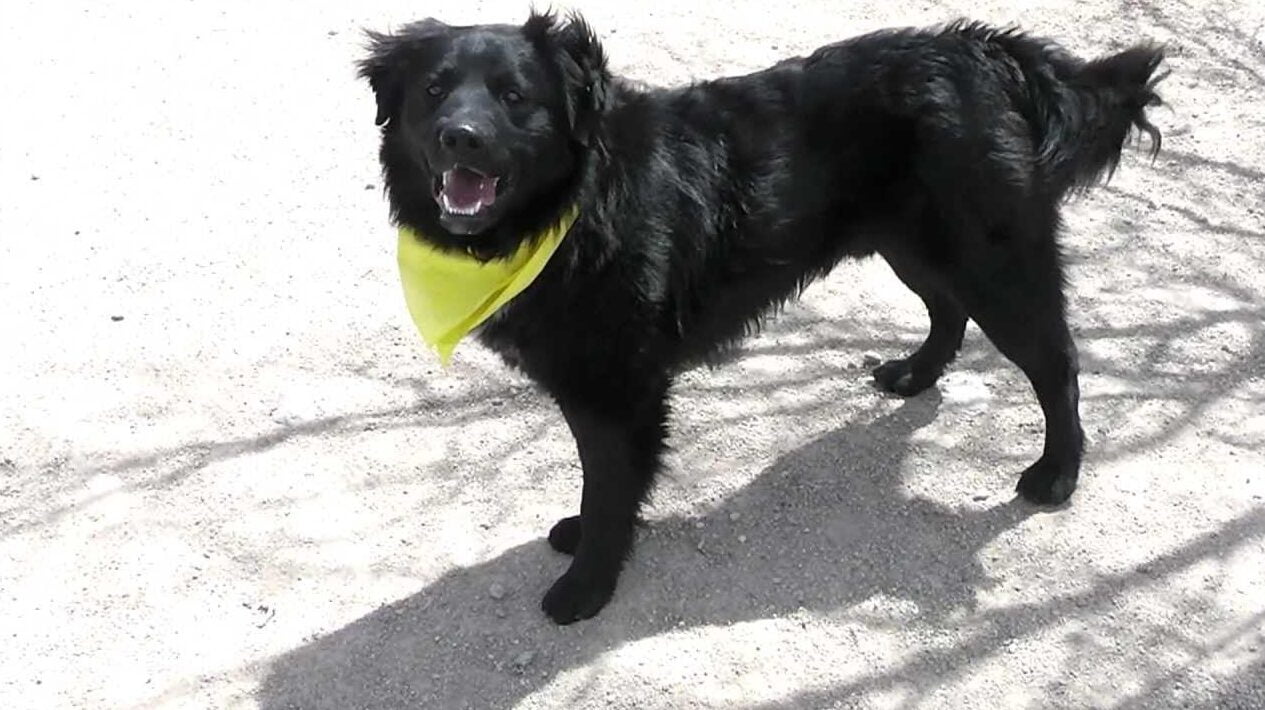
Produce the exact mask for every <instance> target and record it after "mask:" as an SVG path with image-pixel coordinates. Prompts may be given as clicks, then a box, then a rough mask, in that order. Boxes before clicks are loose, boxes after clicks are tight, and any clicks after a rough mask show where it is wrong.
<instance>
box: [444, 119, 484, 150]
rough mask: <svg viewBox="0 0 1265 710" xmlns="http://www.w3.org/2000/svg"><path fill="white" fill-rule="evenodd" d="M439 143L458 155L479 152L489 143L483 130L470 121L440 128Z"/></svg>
mask: <svg viewBox="0 0 1265 710" xmlns="http://www.w3.org/2000/svg"><path fill="white" fill-rule="evenodd" d="M439 144H440V145H442V146H443V147H445V148H447V149H448V150H451V151H453V152H454V153H456V154H457V155H468V154H474V153H478V152H480V151H482V150H483V147H484V146H485V145H487V141H486V140H485V139H484V136H483V134H482V132H480V131H479V130H478V129H477V128H475V127H474V126H471V125H470V124H468V123H460V124H457V125H451V126H445V127H443V128H441V129H439Z"/></svg>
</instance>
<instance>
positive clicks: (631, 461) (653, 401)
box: [541, 392, 667, 624]
mask: <svg viewBox="0 0 1265 710" xmlns="http://www.w3.org/2000/svg"><path fill="white" fill-rule="evenodd" d="M562 411H563V415H564V416H565V417H566V420H567V424H568V425H569V426H570V427H571V433H572V434H573V435H574V436H575V441H576V446H577V448H578V449H579V453H580V464H581V466H582V467H583V469H584V492H583V496H582V498H581V501H580V515H579V516H578V518H577V517H571V518H565V519H563V520H562V521H560V522H559V523H558V524H557V525H555V526H554V529H553V530H552V531H550V533H549V542H550V544H552V545H553V546H554V548H555V549H557V550H559V551H562V552H568V553H573V554H574V555H575V559H573V560H572V561H571V567H570V568H569V569H568V570H567V571H566V573H565V574H563V575H562V576H561V577H559V578H558V580H557V581H556V582H554V584H553V586H552V587H551V588H550V589H549V591H548V592H547V593H546V594H545V598H544V601H543V602H542V603H541V607H542V608H543V609H544V611H545V613H546V614H548V615H549V617H550V618H552V619H553V620H554V621H555V622H557V623H559V624H569V623H571V622H573V621H578V620H580V619H587V618H589V617H591V616H593V615H595V614H597V612H598V611H600V610H601V609H602V607H603V606H605V605H606V602H608V601H610V598H611V595H612V594H614V592H615V583H616V581H617V580H618V578H619V572H620V569H621V568H622V566H623V563H624V559H625V557H627V555H628V553H629V551H630V550H631V548H632V540H633V527H634V525H635V524H636V520H637V511H638V509H639V508H640V507H641V503H642V501H643V500H645V497H646V494H647V493H648V492H649V490H650V486H651V484H652V483H653V482H654V477H655V474H656V473H657V471H658V469H659V459H660V455H661V453H662V451H663V440H664V436H665V433H666V432H665V422H666V418H667V404H666V392H659V393H657V394H656V396H654V397H652V398H646V399H643V400H641V401H639V402H637V403H635V404H633V405H631V406H618V407H611V406H609V403H608V404H607V405H606V406H602V407H594V406H587V405H573V404H567V403H564V404H563V407H562Z"/></svg>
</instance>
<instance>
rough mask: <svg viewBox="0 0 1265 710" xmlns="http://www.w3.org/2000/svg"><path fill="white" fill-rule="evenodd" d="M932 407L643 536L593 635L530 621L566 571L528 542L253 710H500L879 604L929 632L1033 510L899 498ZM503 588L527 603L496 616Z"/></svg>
mask: <svg viewBox="0 0 1265 710" xmlns="http://www.w3.org/2000/svg"><path fill="white" fill-rule="evenodd" d="M939 403H940V397H939V395H938V393H936V392H935V391H934V390H933V391H931V392H928V393H927V394H925V395H923V396H921V397H918V398H914V399H911V400H908V401H906V402H905V403H904V404H902V405H901V406H900V407H899V408H898V409H896V410H894V411H892V412H890V413H888V414H886V415H884V416H881V417H879V418H877V419H875V420H873V421H869V422H858V423H854V424H850V425H848V426H846V427H844V428H843V429H840V430H838V431H835V432H832V433H830V434H828V435H825V436H823V437H821V438H818V439H816V440H814V441H812V442H810V443H808V444H806V445H804V446H802V447H800V448H799V449H797V450H795V451H792V452H790V453H789V454H786V455H785V456H783V457H782V458H780V459H779V460H777V461H776V462H775V463H774V464H773V465H771V466H770V467H769V468H768V469H766V470H765V471H764V472H763V473H761V475H760V476H759V477H758V478H757V479H756V480H754V481H753V482H752V483H751V484H750V485H749V486H747V487H745V488H744V489H742V490H741V491H740V492H739V493H738V494H736V495H734V496H733V497H731V498H729V499H727V500H726V501H725V502H724V503H723V504H721V505H720V506H719V507H718V508H716V509H715V510H713V511H712V512H710V513H708V514H706V515H704V516H702V517H697V518H682V517H677V518H668V519H664V520H657V521H654V522H653V523H652V524H651V525H650V527H649V528H648V529H647V530H646V531H644V534H643V535H642V536H641V540H640V541H639V543H638V548H637V551H636V553H635V556H634V558H633V560H632V561H631V562H630V564H629V566H628V568H627V571H626V572H625V574H624V576H623V577H622V579H621V584H620V587H619V589H618V591H617V592H616V596H615V598H614V600H613V602H612V603H611V605H610V606H608V607H607V608H606V609H605V610H604V611H603V612H602V613H601V614H600V615H599V616H598V617H597V618H596V619H593V620H589V621H585V622H580V624H578V625H575V626H572V627H567V628H559V627H556V626H554V625H552V624H551V623H549V622H548V621H547V620H546V619H545V617H544V615H543V614H542V613H541V612H540V610H539V607H538V602H539V598H540V595H541V594H543V592H544V590H545V588H546V587H547V585H548V584H549V583H550V582H551V581H552V579H553V577H554V576H555V575H556V574H559V573H561V572H562V571H563V569H564V568H565V565H566V559H565V558H563V557H562V556H561V555H558V554H557V553H554V552H552V551H551V550H549V549H548V546H547V545H546V543H545V541H544V540H543V538H542V539H538V540H534V541H532V542H530V543H527V544H524V545H520V546H518V547H515V548H513V549H510V550H506V551H505V552H504V553H503V554H501V555H500V556H499V557H497V558H495V559H492V560H490V561H488V562H485V563H483V564H479V565H476V566H474V567H467V568H462V569H457V570H453V571H452V572H449V573H448V574H446V575H444V576H443V577H441V578H440V579H438V580H437V581H435V582H434V583H432V584H431V585H429V586H428V587H426V588H425V589H422V590H420V591H418V592H417V593H416V594H414V595H412V596H410V597H408V598H405V599H402V600H400V601H397V602H395V603H393V604H390V605H388V606H385V607H383V608H380V609H378V610H377V611H374V612H373V613H371V614H369V615H367V616H365V617H363V618H361V619H358V620H357V621H355V622H352V623H351V624H349V625H347V626H346V627H344V628H342V629H339V630H338V631H335V632H333V633H331V634H328V635H326V636H323V637H320V638H317V639H315V640H313V641H311V642H309V643H307V644H306V645H304V646H302V647H300V648H297V649H295V650H293V651H291V652H289V653H286V654H284V655H282V656H280V657H278V658H276V659H275V660H273V661H272V662H271V664H270V666H269V668H268V670H267V673H266V676H265V677H264V679H263V681H262V683H261V685H260V686H259V690H258V693H257V699H258V700H259V701H260V704H261V707H263V708H268V709H275V708H331V709H333V708H338V709H339V710H343V709H345V708H384V709H385V708H393V709H394V708H406V707H427V708H462V707H501V708H505V707H512V706H514V705H515V704H516V703H517V702H518V701H519V700H521V699H523V698H524V697H526V696H528V695H530V694H532V693H533V692H536V691H538V690H540V689H541V688H543V687H544V686H546V685H547V684H549V683H550V682H551V681H553V680H554V679H555V678H557V677H558V676H559V675H561V674H563V673H565V672H567V671H568V670H571V669H574V668H577V667H580V666H583V665H585V664H587V663H589V662H590V661H593V660H594V659H595V658H596V657H598V656H599V655H601V654H603V653H605V652H608V651H611V650H613V649H614V648H617V647H618V646H620V645H622V644H625V643H631V642H635V641H637V640H640V639H646V638H649V637H654V636H656V635H660V634H664V633H668V632H677V631H680V630H682V629H685V628H689V627H693V626H703V625H707V626H725V625H729V624H734V623H738V622H744V621H752V620H759V619H766V618H771V617H777V616H781V615H785V614H792V613H797V612H798V611H799V610H800V609H805V610H807V611H808V612H810V613H812V612H818V613H839V614H848V613H851V612H853V611H856V612H857V613H864V611H863V610H854V609H852V607H855V606H856V605H858V604H860V603H862V602H865V601H866V600H869V599H872V598H875V597H878V596H882V597H884V598H886V599H897V600H902V607H903V608H906V609H912V611H911V612H910V613H912V614H913V615H915V616H916V617H918V618H921V619H924V620H926V621H931V622H934V621H936V620H938V619H943V617H944V616H945V615H946V614H948V613H950V612H952V611H953V610H955V609H961V608H964V607H970V606H971V605H972V603H973V599H974V595H975V591H976V590H977V589H979V588H981V587H983V586H985V585H987V584H989V579H988V577H987V575H986V574H985V572H984V570H983V568H982V566H981V564H980V562H979V561H978V560H977V554H978V553H979V551H980V549H981V548H982V547H983V546H984V545H986V544H987V543H988V542H989V541H990V540H992V539H993V538H995V537H996V536H997V535H998V534H999V533H1001V532H1003V531H1004V530H1006V529H1008V528H1010V527H1012V526H1014V525H1015V524H1016V523H1018V522H1019V521H1020V520H1022V519H1023V518H1024V517H1026V516H1027V515H1028V514H1029V512H1030V510H1031V509H1029V508H1028V507H1026V506H1024V505H1022V504H1021V503H1019V502H1017V501H1014V500H1012V501H1010V502H1007V503H1003V504H1000V505H995V506H992V507H985V506H979V507H974V508H972V507H966V508H964V509H962V510H954V509H952V508H948V507H945V506H943V505H940V504H937V503H934V502H931V501H928V500H926V499H922V498H917V497H913V496H911V495H910V494H908V493H907V492H905V491H904V489H903V486H902V480H901V463H902V460H903V459H904V458H905V455H906V454H907V453H908V452H909V450H910V448H911V436H912V435H913V433H914V432H915V431H916V430H917V429H919V428H920V427H922V426H924V425H926V424H927V423H929V422H930V421H931V420H932V419H933V417H934V415H935V413H936V410H937V408H938V406H939ZM924 453H925V452H924ZM999 477H1000V474H999ZM999 483H1000V481H999ZM506 580H523V582H522V584H523V586H521V587H518V588H516V587H515V585H514V584H513V583H510V584H506V585H505V586H506V587H507V588H508V596H506V597H505V598H503V599H499V600H498V599H495V598H493V595H490V594H489V589H491V588H492V587H493V585H494V584H504V583H505V582H506ZM495 596H500V594H499V593H498V594H496V595H495ZM910 605H912V607H910ZM908 616H909V614H907V613H904V612H902V614H901V617H902V619H903V620H904V621H903V622H901V623H905V622H907V621H908Z"/></svg>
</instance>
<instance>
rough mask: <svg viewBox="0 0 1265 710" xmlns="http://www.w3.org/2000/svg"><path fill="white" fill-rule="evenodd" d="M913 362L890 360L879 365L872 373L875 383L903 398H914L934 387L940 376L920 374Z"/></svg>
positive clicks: (907, 359) (909, 360) (908, 359)
mask: <svg viewBox="0 0 1265 710" xmlns="http://www.w3.org/2000/svg"><path fill="white" fill-rule="evenodd" d="M911 360H912V358H904V359H901V360H888V361H887V362H885V363H883V364H881V365H879V366H878V367H876V368H874V369H873V370H872V371H871V372H872V374H873V375H874V382H875V383H876V384H878V386H879V388H880V389H882V390H884V391H886V392H891V393H893V394H898V395H900V396H902V397H912V396H914V395H916V394H918V393H920V392H922V391H924V390H926V389H927V388H928V387H930V386H932V385H934V384H935V383H936V379H937V378H939V374H930V373H921V372H918V371H917V368H915V367H914V365H913V363H912V362H911Z"/></svg>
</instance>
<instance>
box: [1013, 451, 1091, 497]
mask: <svg viewBox="0 0 1265 710" xmlns="http://www.w3.org/2000/svg"><path fill="white" fill-rule="evenodd" d="M1076 469H1077V467H1076V466H1075V465H1071V464H1067V463H1059V462H1051V461H1050V460H1048V459H1046V458H1045V457H1044V456H1042V457H1041V458H1040V459H1038V460H1037V462H1036V463H1034V464H1032V465H1031V466H1029V467H1028V469H1027V470H1026V471H1024V472H1023V474H1022V475H1021V476H1019V483H1018V484H1017V485H1016V486H1015V490H1016V491H1018V492H1019V495H1020V496H1021V497H1022V498H1023V499H1024V500H1026V501H1028V502H1029V503H1035V504H1037V505H1060V504H1062V503H1066V502H1067V499H1068V498H1071V497H1072V491H1075V490H1076V478H1077V470H1076Z"/></svg>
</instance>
